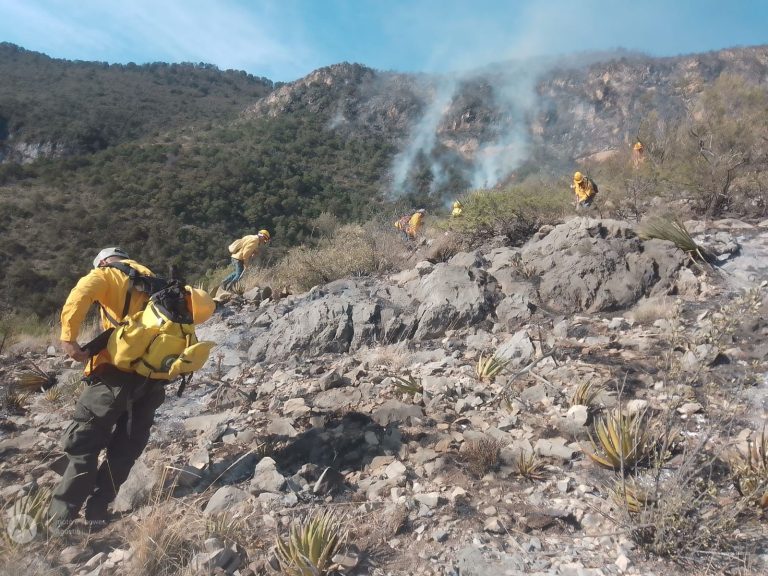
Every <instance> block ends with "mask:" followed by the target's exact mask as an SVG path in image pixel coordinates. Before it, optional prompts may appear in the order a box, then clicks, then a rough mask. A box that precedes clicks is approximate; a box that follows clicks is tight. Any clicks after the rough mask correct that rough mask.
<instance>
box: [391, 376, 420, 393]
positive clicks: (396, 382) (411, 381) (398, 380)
mask: <svg viewBox="0 0 768 576" xmlns="http://www.w3.org/2000/svg"><path fill="white" fill-rule="evenodd" d="M392 380H393V382H392V385H393V386H394V387H395V388H397V389H398V390H399V391H400V392H402V393H403V394H408V395H410V396H415V395H416V394H423V393H424V386H423V385H422V383H421V379H419V378H416V377H415V376H412V375H411V374H408V378H403V377H402V376H392Z"/></svg>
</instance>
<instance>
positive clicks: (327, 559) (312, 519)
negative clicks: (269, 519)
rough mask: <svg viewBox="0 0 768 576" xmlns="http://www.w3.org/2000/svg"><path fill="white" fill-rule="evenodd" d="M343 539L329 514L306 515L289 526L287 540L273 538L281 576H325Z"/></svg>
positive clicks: (331, 513)
mask: <svg viewBox="0 0 768 576" xmlns="http://www.w3.org/2000/svg"><path fill="white" fill-rule="evenodd" d="M346 538H347V533H346V531H343V530H342V526H341V521H340V520H339V519H338V518H337V517H336V516H335V515H334V514H333V512H329V511H326V512H319V513H316V514H312V515H309V516H307V517H306V518H305V519H304V520H303V521H300V522H298V523H295V524H294V525H293V526H291V529H290V533H289V535H288V539H287V540H283V539H282V538H280V537H278V539H277V549H276V553H277V561H278V562H279V564H280V573H281V574H283V575H284V576H325V575H326V574H329V573H330V572H331V570H333V562H332V560H331V559H332V558H333V557H334V556H335V555H336V554H337V553H338V551H339V550H340V549H341V547H342V546H343V545H344V542H345V540H346Z"/></svg>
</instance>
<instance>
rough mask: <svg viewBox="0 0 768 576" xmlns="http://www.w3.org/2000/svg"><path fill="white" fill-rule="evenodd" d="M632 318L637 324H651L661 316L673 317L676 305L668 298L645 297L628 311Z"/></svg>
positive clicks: (661, 317) (675, 313) (675, 312)
mask: <svg viewBox="0 0 768 576" xmlns="http://www.w3.org/2000/svg"><path fill="white" fill-rule="evenodd" d="M630 315H631V317H632V319H633V320H634V321H635V322H637V323H639V324H653V323H654V322H655V321H656V320H661V319H663V318H674V317H675V316H676V315H677V306H676V305H675V304H674V302H672V301H671V300H670V299H668V298H645V299H643V300H640V301H639V302H638V303H637V304H636V305H635V307H634V308H632V310H631V311H630Z"/></svg>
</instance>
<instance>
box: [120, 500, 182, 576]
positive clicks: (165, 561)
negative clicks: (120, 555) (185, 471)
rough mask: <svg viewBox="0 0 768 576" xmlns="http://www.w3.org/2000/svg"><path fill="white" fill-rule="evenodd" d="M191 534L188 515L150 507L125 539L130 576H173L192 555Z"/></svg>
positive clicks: (165, 506) (169, 507)
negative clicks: (128, 545)
mask: <svg viewBox="0 0 768 576" xmlns="http://www.w3.org/2000/svg"><path fill="white" fill-rule="evenodd" d="M193 536H194V531H193V530H192V526H191V525H190V518H189V517H188V516H187V515H183V514H182V515H181V516H179V515H177V514H175V511H174V510H173V506H172V503H170V502H166V503H164V504H161V505H159V506H155V507H153V509H152V510H151V512H150V513H149V514H148V515H147V516H146V518H144V519H143V520H141V521H140V522H137V523H136V525H135V527H133V528H132V529H131V536H130V538H129V539H128V543H129V544H130V548H131V550H132V551H133V555H132V557H131V562H130V572H129V573H130V574H132V575H136V576H138V575H140V574H141V575H144V574H153V575H157V576H175V575H177V574H179V573H180V572H181V571H182V570H183V569H184V567H185V566H186V565H187V564H188V563H189V561H190V560H191V559H192V556H193V555H194V553H195V545H194V542H193Z"/></svg>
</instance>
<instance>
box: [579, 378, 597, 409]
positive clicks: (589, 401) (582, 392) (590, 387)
mask: <svg viewBox="0 0 768 576" xmlns="http://www.w3.org/2000/svg"><path fill="white" fill-rule="evenodd" d="M602 391H603V389H602V387H601V386H600V385H595V384H594V383H593V381H592V380H590V381H588V382H582V383H581V384H579V386H578V388H576V390H575V391H574V393H573V396H571V406H579V405H581V406H587V407H592V406H594V404H595V401H596V400H597V397H598V396H600V393H601V392H602Z"/></svg>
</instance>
